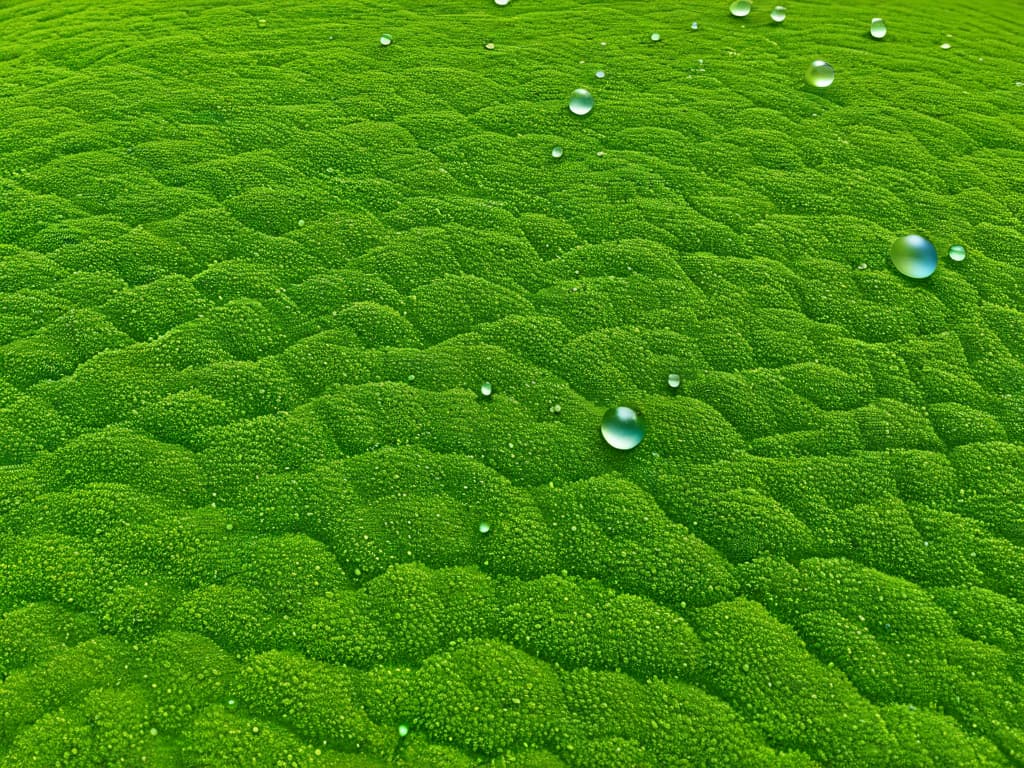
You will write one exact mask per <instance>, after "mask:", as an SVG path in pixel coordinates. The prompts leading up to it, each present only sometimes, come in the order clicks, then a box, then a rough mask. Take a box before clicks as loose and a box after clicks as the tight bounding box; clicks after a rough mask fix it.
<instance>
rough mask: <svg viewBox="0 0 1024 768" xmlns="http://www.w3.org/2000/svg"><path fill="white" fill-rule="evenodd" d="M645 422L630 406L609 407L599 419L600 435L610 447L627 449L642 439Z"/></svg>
mask: <svg viewBox="0 0 1024 768" xmlns="http://www.w3.org/2000/svg"><path fill="white" fill-rule="evenodd" d="M646 432H647V423H646V422H645V421H644V419H643V417H641V416H640V415H639V414H638V413H637V412H636V411H634V410H633V409H632V408H626V407H625V406H619V407H617V408H609V409H608V410H607V411H606V412H605V414H604V418H603V419H601V435H602V437H604V441H605V442H606V443H608V445H610V446H611V447H612V448H618V449H619V450H620V451H628V450H629V449H630V448H636V447H637V446H638V445H640V441H641V440H643V439H644V434H645V433H646Z"/></svg>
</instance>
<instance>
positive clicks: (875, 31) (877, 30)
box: [871, 18, 889, 40]
mask: <svg viewBox="0 0 1024 768" xmlns="http://www.w3.org/2000/svg"><path fill="white" fill-rule="evenodd" d="M888 31H889V30H887V29H886V28H885V22H884V21H882V20H881V19H878V18H875V19H872V20H871V36H872V37H873V38H875V40H881V39H882V38H883V37H885V33H886V32H888Z"/></svg>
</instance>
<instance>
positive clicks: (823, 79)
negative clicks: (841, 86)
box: [807, 59, 836, 88]
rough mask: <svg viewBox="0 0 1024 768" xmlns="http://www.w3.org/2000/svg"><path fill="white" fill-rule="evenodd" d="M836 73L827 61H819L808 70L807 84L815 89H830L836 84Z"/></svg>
mask: <svg viewBox="0 0 1024 768" xmlns="http://www.w3.org/2000/svg"><path fill="white" fill-rule="evenodd" d="M835 79H836V71H835V70H834V69H832V65H831V64H829V63H828V62H827V61H822V60H821V59H817V60H816V61H812V62H811V66H809V67H808V68H807V82H808V83H810V84H811V85H813V86H814V87H815V88H828V87H829V86H830V85H832V83H833V82H835Z"/></svg>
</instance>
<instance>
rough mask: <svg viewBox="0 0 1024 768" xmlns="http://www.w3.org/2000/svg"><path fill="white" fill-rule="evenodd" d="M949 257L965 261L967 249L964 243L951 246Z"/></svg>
mask: <svg viewBox="0 0 1024 768" xmlns="http://www.w3.org/2000/svg"><path fill="white" fill-rule="evenodd" d="M949 258H951V259H952V260H953V261H963V260H964V259H965V258H967V249H966V248H964V247H963V246H962V245H951V246H949Z"/></svg>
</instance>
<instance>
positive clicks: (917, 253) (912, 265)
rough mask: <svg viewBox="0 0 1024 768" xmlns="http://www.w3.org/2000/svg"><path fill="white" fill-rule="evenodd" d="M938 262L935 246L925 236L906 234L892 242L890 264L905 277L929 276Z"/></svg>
mask: <svg viewBox="0 0 1024 768" xmlns="http://www.w3.org/2000/svg"><path fill="white" fill-rule="evenodd" d="M938 263H939V257H938V254H936V252H935V246H934V245H932V243H931V241H930V240H928V239H927V238H925V237H921V236H920V235H906V236H904V237H900V238H897V239H896V241H895V242H894V243H893V244H892V265H893V266H894V267H896V269H898V270H899V271H900V272H901V273H902V274H904V275H906V276H907V277H914V278H918V279H920V278H924V277H929V276H930V275H931V274H932V273H934V272H935V268H936V267H937V266H938Z"/></svg>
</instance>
